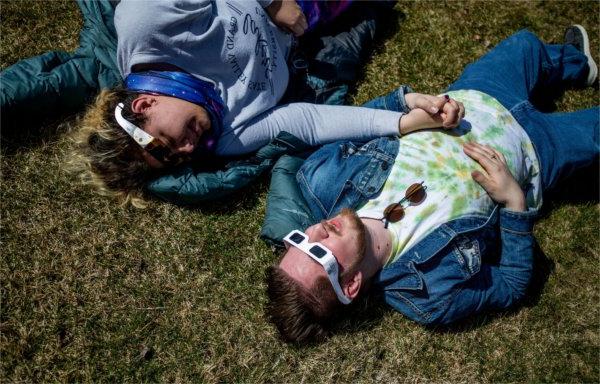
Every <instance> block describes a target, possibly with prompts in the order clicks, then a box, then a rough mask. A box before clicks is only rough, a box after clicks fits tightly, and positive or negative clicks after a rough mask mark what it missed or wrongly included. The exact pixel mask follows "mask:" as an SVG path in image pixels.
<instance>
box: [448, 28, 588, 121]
mask: <svg viewBox="0 0 600 384" xmlns="http://www.w3.org/2000/svg"><path fill="white" fill-rule="evenodd" d="M588 71H589V67H588V65H587V58H586V56H585V55H584V54H582V53H581V52H579V51H578V50H577V49H576V48H575V47H574V46H572V45H551V44H544V43H542V42H541V41H540V39H538V37H537V36H535V35H534V34H533V33H531V32H529V31H520V32H517V33H516V34H514V35H512V36H510V37H508V38H506V39H505V40H503V41H502V42H501V43H500V44H498V45H497V46H496V47H495V48H494V49H492V50H491V51H490V52H488V53H487V54H486V55H484V56H483V57H481V58H480V59H479V60H477V61H476V62H474V63H472V64H469V65H468V66H467V67H466V68H465V70H464V72H463V73H462V75H461V76H460V78H459V79H458V80H457V81H456V82H454V83H453V84H452V85H451V86H450V87H449V88H448V90H458V89H475V90H479V91H482V92H485V93H487V94H488V95H490V96H493V97H495V98H496V99H497V100H498V101H499V102H500V103H502V105H504V106H505V107H506V108H507V109H509V110H510V109H512V108H513V107H514V106H515V105H517V104H519V103H521V102H523V101H526V100H527V101H534V100H533V97H534V96H536V95H537V96H538V97H539V98H541V99H542V100H539V101H541V102H542V103H548V102H551V101H553V100H554V99H556V98H558V97H559V96H560V95H561V94H562V93H563V92H564V91H565V90H566V89H568V88H572V87H583V86H584V84H585V81H586V79H587V73H588Z"/></svg>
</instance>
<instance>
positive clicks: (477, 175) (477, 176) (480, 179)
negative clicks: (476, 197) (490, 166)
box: [471, 171, 490, 191]
mask: <svg viewBox="0 0 600 384" xmlns="http://www.w3.org/2000/svg"><path fill="white" fill-rule="evenodd" d="M471 177H472V178H473V180H475V181H476V182H477V183H478V184H479V185H481V186H482V187H483V189H485V190H486V191H487V190H488V189H489V182H490V181H489V179H488V178H487V177H486V176H485V175H484V174H483V173H481V172H479V171H473V172H471Z"/></svg>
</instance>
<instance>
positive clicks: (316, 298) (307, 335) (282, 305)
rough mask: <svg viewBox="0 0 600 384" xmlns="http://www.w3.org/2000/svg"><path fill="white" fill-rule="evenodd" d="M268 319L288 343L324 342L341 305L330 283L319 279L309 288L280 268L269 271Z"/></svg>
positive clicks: (321, 277) (321, 278)
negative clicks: (334, 315) (332, 319)
mask: <svg viewBox="0 0 600 384" xmlns="http://www.w3.org/2000/svg"><path fill="white" fill-rule="evenodd" d="M266 277H267V279H266V280H267V294H268V296H269V302H268V304H267V310H266V312H267V316H268V318H269V320H270V321H271V322H272V323H273V324H275V326H276V327H277V330H278V331H279V334H280V335H281V338H282V339H283V340H285V341H287V342H296V343H306V342H311V341H321V340H323V339H324V338H325V337H326V336H327V334H328V333H329V328H330V324H331V318H332V317H333V314H334V313H336V309H337V308H339V307H340V306H341V304H340V302H339V301H338V299H337V297H336V296H335V292H334V291H333V289H332V288H331V283H330V282H329V280H328V279H327V278H326V277H324V276H319V277H318V278H317V280H316V281H315V284H314V285H313V286H312V287H311V288H310V289H306V288H304V287H302V286H301V285H300V284H299V283H298V282H296V281H295V280H294V279H292V278H291V277H290V276H289V275H288V274H287V273H286V272H285V271H284V270H283V269H281V268H280V267H279V266H276V265H274V266H271V267H269V268H268V269H267V276H266Z"/></svg>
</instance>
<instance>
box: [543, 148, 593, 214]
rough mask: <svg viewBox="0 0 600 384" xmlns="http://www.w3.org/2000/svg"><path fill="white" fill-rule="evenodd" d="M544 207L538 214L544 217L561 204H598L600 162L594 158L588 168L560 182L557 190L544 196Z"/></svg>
mask: <svg viewBox="0 0 600 384" xmlns="http://www.w3.org/2000/svg"><path fill="white" fill-rule="evenodd" d="M544 200H545V203H544V206H543V207H542V210H541V212H540V216H541V217H546V216H548V215H549V214H550V212H551V211H552V210H553V209H555V208H557V207H559V206H561V205H563V204H582V203H592V204H598V203H599V202H600V161H599V159H598V158H596V159H595V160H594V161H593V162H592V164H591V165H590V166H588V167H585V168H581V169H579V170H577V171H576V172H574V173H573V174H572V175H571V176H569V177H568V178H567V179H566V180H565V181H563V182H561V185H560V186H559V187H558V188H555V189H553V190H552V191H549V192H548V193H546V194H545V196H544Z"/></svg>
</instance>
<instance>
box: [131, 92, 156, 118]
mask: <svg viewBox="0 0 600 384" xmlns="http://www.w3.org/2000/svg"><path fill="white" fill-rule="evenodd" d="M155 103H156V97H154V96H153V95H147V94H144V93H141V94H140V95H139V96H138V97H136V98H135V99H134V100H133V101H132V102H131V110H132V111H133V113H141V114H144V113H145V112H147V111H148V109H149V108H151V107H152V106H153V105H154V104H155Z"/></svg>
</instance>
